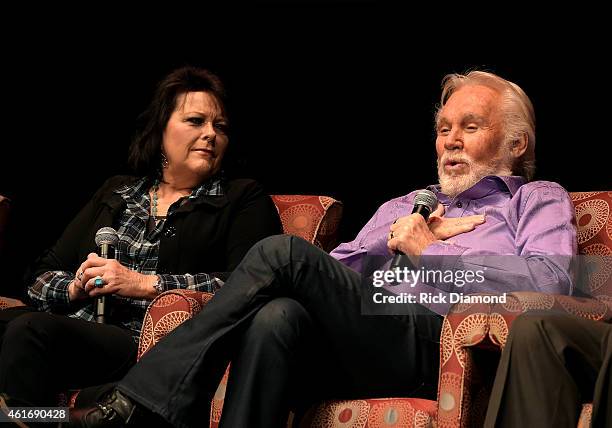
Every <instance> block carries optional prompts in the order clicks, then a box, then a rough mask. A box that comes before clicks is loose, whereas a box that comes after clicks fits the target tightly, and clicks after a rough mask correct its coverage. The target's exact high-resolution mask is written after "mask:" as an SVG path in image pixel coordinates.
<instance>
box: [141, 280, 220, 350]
mask: <svg viewBox="0 0 612 428" xmlns="http://www.w3.org/2000/svg"><path fill="white" fill-rule="evenodd" d="M212 296H213V295H212V294H211V293H204V292H201V291H193V290H183V289H176V290H169V291H166V292H164V293H162V294H160V295H159V296H157V297H156V298H155V299H153V301H151V303H150V304H149V307H148V308H147V312H146V313H145V317H144V321H143V324H142V330H141V331H140V340H139V343H138V359H139V360H140V358H142V356H143V355H144V354H145V353H146V352H147V351H148V350H149V349H151V348H152V347H153V346H154V345H155V344H156V343H157V342H159V341H160V339H161V338H162V337H164V336H165V335H167V334H168V333H170V332H171V331H172V330H174V329H175V328H176V327H178V326H179V325H180V324H182V323H183V322H185V321H187V320H188V319H190V318H193V316H194V315H196V314H197V313H198V312H200V311H201V310H202V308H203V307H204V306H205V305H206V304H207V303H208V301H209V300H210V299H212Z"/></svg>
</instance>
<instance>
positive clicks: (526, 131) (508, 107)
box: [436, 70, 536, 181]
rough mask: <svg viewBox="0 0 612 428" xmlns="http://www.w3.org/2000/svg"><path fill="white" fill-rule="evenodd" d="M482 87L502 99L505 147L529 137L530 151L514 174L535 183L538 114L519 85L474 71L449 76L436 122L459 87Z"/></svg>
mask: <svg viewBox="0 0 612 428" xmlns="http://www.w3.org/2000/svg"><path fill="white" fill-rule="evenodd" d="M468 85H482V86H486V87H489V88H491V89H493V90H494V91H497V92H499V93H500V94H501V96H502V101H501V103H502V106H501V108H502V112H503V117H504V135H505V137H504V142H503V144H504V146H505V147H506V148H508V150H509V149H510V148H511V147H512V146H513V145H514V144H516V142H517V141H518V140H519V139H520V138H521V136H522V135H527V150H525V153H524V154H523V155H522V156H521V157H519V158H518V159H516V160H515V162H514V164H513V165H512V173H513V174H515V175H521V176H523V177H524V178H525V179H526V180H527V181H531V180H532V179H533V176H534V174H535V169H536V165H535V113H534V111H533V105H532V104H531V100H530V99H529V97H528V96H527V94H526V93H525V91H523V90H522V89H521V88H520V87H519V86H518V85H517V84H515V83H512V82H510V81H508V80H506V79H503V78H501V77H499V76H497V75H496V74H493V73H489V72H486V71H478V70H472V71H470V72H467V73H466V74H447V75H446V76H444V79H442V96H441V98H440V105H439V107H438V110H437V111H436V123H437V122H438V118H439V117H438V116H439V115H440V111H441V110H442V107H443V106H444V104H446V102H447V101H448V99H449V98H450V96H451V95H452V94H453V93H454V92H455V91H456V90H458V89H459V88H461V87H463V86H468Z"/></svg>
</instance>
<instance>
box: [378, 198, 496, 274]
mask: <svg viewBox="0 0 612 428" xmlns="http://www.w3.org/2000/svg"><path fill="white" fill-rule="evenodd" d="M443 216H444V205H442V204H438V206H437V208H436V209H435V211H434V212H432V213H431V215H430V216H429V219H428V221H427V222H426V221H425V219H424V218H423V216H422V215H421V214H410V215H409V216H406V217H400V218H398V219H397V220H395V222H394V223H393V224H392V225H391V228H390V232H389V240H388V241H387V247H388V248H389V250H391V251H400V252H402V253H404V254H406V255H407V256H409V257H410V258H411V259H412V262H413V263H418V258H419V256H420V255H421V254H422V253H423V250H424V249H425V248H427V247H428V246H429V245H430V244H432V243H433V242H435V241H438V240H439V241H444V240H446V239H448V238H452V237H453V236H456V235H459V234H461V233H465V232H470V231H472V230H474V229H475V228H476V226H478V225H480V224H483V223H484V222H485V216H484V215H472V216H467V217H458V218H446V217H443Z"/></svg>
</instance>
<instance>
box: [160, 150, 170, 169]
mask: <svg viewBox="0 0 612 428" xmlns="http://www.w3.org/2000/svg"><path fill="white" fill-rule="evenodd" d="M161 161H162V162H161V163H162V168H168V165H169V163H168V158H167V157H166V155H165V154H164V153H163V152H162V154H161Z"/></svg>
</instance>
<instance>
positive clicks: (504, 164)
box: [438, 148, 512, 198]
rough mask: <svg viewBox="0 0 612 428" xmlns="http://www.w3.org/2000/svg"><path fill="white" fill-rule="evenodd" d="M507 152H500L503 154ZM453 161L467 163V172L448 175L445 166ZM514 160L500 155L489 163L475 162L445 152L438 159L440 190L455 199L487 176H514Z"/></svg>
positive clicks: (508, 156)
mask: <svg viewBox="0 0 612 428" xmlns="http://www.w3.org/2000/svg"><path fill="white" fill-rule="evenodd" d="M502 151H504V152H505V150H503V148H502V150H500V152H502ZM448 160H452V161H455V162H465V164H466V166H465V168H467V169H468V170H467V171H462V172H450V173H447V172H446V171H445V169H444V164H445V163H446V162H447V161H448ZM510 165H512V158H511V156H510V154H507V155H505V156H504V155H500V154H499V153H498V156H496V157H495V158H493V159H491V160H489V161H487V162H474V160H473V159H471V158H470V157H469V156H467V155H465V154H453V153H449V152H444V153H443V154H442V158H441V159H438V180H439V182H440V188H441V189H440V190H441V191H442V193H444V194H445V195H448V196H449V197H451V198H454V197H455V196H457V195H458V194H459V193H461V192H463V191H465V190H467V189H469V188H470V187H472V186H473V185H474V184H476V183H478V182H479V181H480V180H481V179H482V178H483V177H486V176H487V175H502V176H503V175H512V169H511V167H510Z"/></svg>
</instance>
